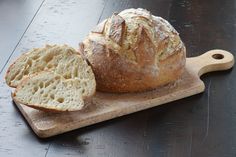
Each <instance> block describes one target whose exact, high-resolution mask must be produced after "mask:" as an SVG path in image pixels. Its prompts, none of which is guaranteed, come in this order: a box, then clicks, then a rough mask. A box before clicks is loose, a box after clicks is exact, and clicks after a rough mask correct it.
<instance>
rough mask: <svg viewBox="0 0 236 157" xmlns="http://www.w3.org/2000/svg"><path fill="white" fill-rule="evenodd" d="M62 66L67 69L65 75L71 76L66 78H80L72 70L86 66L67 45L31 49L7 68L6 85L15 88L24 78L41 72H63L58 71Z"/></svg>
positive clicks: (77, 54)
mask: <svg viewBox="0 0 236 157" xmlns="http://www.w3.org/2000/svg"><path fill="white" fill-rule="evenodd" d="M70 63H72V65H70ZM63 66H65V68H66V69H67V70H66V71H67V73H68V71H69V72H70V74H71V76H68V74H67V75H66V77H82V76H78V75H76V74H79V73H78V72H76V69H72V68H73V67H75V68H78V69H80V68H82V69H84V68H85V67H86V66H87V64H86V63H85V61H83V59H82V57H81V56H80V55H79V53H78V52H77V51H76V50H75V49H73V48H72V47H70V46H67V45H46V46H45V47H43V48H37V49H32V50H30V51H28V52H27V53H25V54H23V55H21V56H20V57H19V58H18V59H17V60H16V61H15V62H14V63H13V64H12V65H11V66H10V67H9V68H8V70H7V74H6V77H5V79H6V83H7V84H8V85H9V86H10V87H16V86H17V85H18V84H19V83H20V82H21V81H22V80H23V79H24V78H25V77H27V76H29V75H33V74H35V73H38V72H41V71H45V70H46V71H53V72H54V71H57V72H64V71H65V70H64V71H62V70H58V69H59V68H61V67H63ZM72 66H73V67H72ZM71 70H73V71H71ZM72 73H73V74H75V75H73V74H72ZM59 74H61V73H59Z"/></svg>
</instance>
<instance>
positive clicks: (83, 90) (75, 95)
mask: <svg viewBox="0 0 236 157" xmlns="http://www.w3.org/2000/svg"><path fill="white" fill-rule="evenodd" d="M81 73H87V72H86V71H83V72H81ZM85 75H86V74H85ZM94 83H95V82H94V79H93V78H91V79H90V80H89V81H88V80H83V79H78V78H76V79H65V78H64V77H63V76H62V75H59V74H56V73H53V72H41V73H37V74H35V75H31V76H29V77H27V78H25V79H24V80H23V81H22V82H21V83H20V84H19V85H18V86H17V88H16V90H15V92H14V93H13V99H14V101H15V102H18V103H20V104H24V105H27V106H29V107H32V108H36V109H40V110H44V111H57V112H59V111H78V110H81V109H83V108H84V106H85V103H88V102H89V101H90V99H91V96H92V95H93V94H94V92H95V88H94V87H95V85H94Z"/></svg>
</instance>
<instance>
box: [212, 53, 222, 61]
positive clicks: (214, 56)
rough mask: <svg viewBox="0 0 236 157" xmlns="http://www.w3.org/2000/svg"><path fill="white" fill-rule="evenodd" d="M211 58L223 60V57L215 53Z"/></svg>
mask: <svg viewBox="0 0 236 157" xmlns="http://www.w3.org/2000/svg"><path fill="white" fill-rule="evenodd" d="M212 58H214V59H217V60H220V59H223V58H224V55H222V54H219V53H217V54H214V55H212Z"/></svg>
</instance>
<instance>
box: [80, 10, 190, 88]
mask: <svg viewBox="0 0 236 157" xmlns="http://www.w3.org/2000/svg"><path fill="white" fill-rule="evenodd" d="M79 52H80V53H81V54H82V55H83V56H84V58H86V59H87V61H88V62H89V63H90V65H91V66H92V69H93V72H94V73H95V78H96V81H97V89H98V90H100V91H105V92H139V91H146V90H150V89H154V88H157V87H160V86H162V85H165V84H168V83H170V82H173V81H175V80H177V79H178V78H180V76H181V74H182V73H183V71H184V67H185V60H186V49H185V46H184V44H183V42H182V41H181V39H180V37H179V34H178V33H177V31H176V30H175V29H174V28H173V27H172V26H171V25H170V24H169V23H168V22H167V21H166V20H164V19H163V18H161V17H157V16H154V15H152V14H151V13H150V12H149V11H147V10H144V9H127V10H124V11H122V12H120V13H119V14H118V13H114V14H113V15H112V16H111V17H110V18H108V19H105V20H104V21H103V22H101V23H100V24H98V25H97V26H96V27H95V28H94V29H93V30H92V31H91V32H90V33H89V35H88V36H87V37H86V38H85V40H84V41H83V42H82V43H80V48H79Z"/></svg>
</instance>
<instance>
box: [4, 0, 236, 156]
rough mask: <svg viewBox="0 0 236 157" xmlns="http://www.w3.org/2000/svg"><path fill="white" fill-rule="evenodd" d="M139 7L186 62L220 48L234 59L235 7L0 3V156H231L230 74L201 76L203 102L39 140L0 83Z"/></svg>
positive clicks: (157, 2) (233, 104) (230, 1)
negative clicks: (179, 46) (27, 56)
mask: <svg viewBox="0 0 236 157" xmlns="http://www.w3.org/2000/svg"><path fill="white" fill-rule="evenodd" d="M131 7H134V8H137V7H142V8H146V9H148V10H150V11H151V12H152V13H153V14H154V15H159V16H162V17H163V18H165V19H167V20H169V21H170V23H171V24H172V25H173V26H174V27H175V28H176V29H177V30H178V32H179V33H180V36H181V37H182V40H183V41H184V42H185V44H186V47H187V52H188V56H189V57H190V56H196V55H200V54H202V53H204V52H205V51H207V50H210V49H214V48H220V49H225V50H228V51H230V52H232V53H234V54H235V53H236V1H235V0H225V1H223V0H151V1H148V0H121V1H116V0H34V1H31V0H0V156H1V157H9V156H11V157H16V156H17V157H21V156H22V157H32V156H34V157H43V156H45V157H46V156H47V157H54V156H55V157H62V156H63V157H64V156H71V157H75V156H83V157H85V156H89V157H90V156H96V157H97V156H98V157H123V156H129V157H131V156H135V157H139V156H140V157H144V156H155V157H157V156H158V157H159V156H160V157H190V156H192V157H235V156H236V71H235V69H232V70H229V71H225V72H215V73H211V74H207V75H204V76H203V77H202V79H203V80H204V82H205V84H206V87H207V88H206V91H205V92H204V93H203V94H199V95H196V96H192V97H189V98H186V99H182V100H179V101H176V102H173V103H169V104H166V105H163V106H158V107H155V108H152V109H149V110H145V111H141V112H138V113H134V114H131V115H128V116H124V117H121V118H117V119H114V120H110V121H106V122H103V123H100V124H96V125H93V126H89V127H86V128H82V129H78V130H75V131H72V132H69V133H65V134H63V135H59V136H56V137H52V138H49V139H39V138H37V136H36V135H35V134H34V133H33V132H32V130H31V128H30V127H29V126H28V124H27V122H26V121H25V120H24V118H23V117H22V115H21V114H20V113H19V111H18V109H17V108H16V106H15V105H14V104H13V102H12V100H11V97H10V89H9V88H8V87H7V86H6V84H5V82H4V79H3V77H4V75H5V71H6V69H7V67H8V66H9V64H10V63H11V62H12V61H13V60H14V59H15V58H16V57H17V56H19V55H20V54H21V53H23V52H24V51H26V50H28V49H30V48H33V47H39V46H43V45H44V44H45V43H59V44H62V43H67V44H69V45H71V46H74V47H77V44H78V42H79V41H81V40H82V39H83V38H84V37H85V35H86V34H87V33H88V31H89V30H90V29H91V28H92V27H94V26H95V25H96V24H97V23H98V22H100V21H101V20H102V19H104V18H106V17H108V16H110V15H111V14H112V12H114V11H121V10H123V9H126V8H131Z"/></svg>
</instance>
